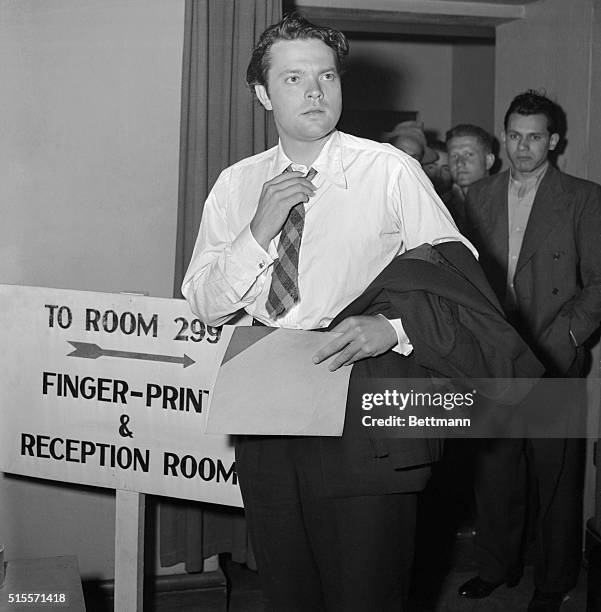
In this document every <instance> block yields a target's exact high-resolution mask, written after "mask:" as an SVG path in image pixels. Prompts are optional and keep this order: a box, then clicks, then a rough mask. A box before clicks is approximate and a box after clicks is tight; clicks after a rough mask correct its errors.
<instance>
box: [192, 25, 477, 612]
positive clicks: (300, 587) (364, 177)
mask: <svg viewBox="0 0 601 612" xmlns="http://www.w3.org/2000/svg"><path fill="white" fill-rule="evenodd" d="M347 53H348V43H347V41H346V38H345V37H344V35H343V34H342V33H340V32H338V31H336V30H333V29H331V28H325V27H319V26H315V25H313V24H310V23H309V22H307V21H306V20H304V19H303V18H302V17H299V16H296V15H292V16H288V17H285V18H284V19H283V20H282V21H281V22H280V23H278V24H275V25H273V26H270V27H269V28H268V29H267V30H266V31H265V32H264V33H263V34H262V36H261V38H260V40H259V42H258V43H257V45H256V47H255V50H254V52H253V56H252V58H251V62H250V65H249V68H248V73H247V81H248V84H249V85H250V86H251V88H252V89H253V90H254V92H255V94H256V96H257V98H258V100H259V101H260V103H261V104H262V105H263V106H264V107H265V108H266V109H267V110H268V111H271V112H273V118H274V120H275V124H276V127H277V130H278V134H279V138H280V140H279V144H278V145H277V146H276V147H274V148H272V149H270V150H268V151H265V152H263V153H260V154H258V155H255V156H252V157H249V158H247V159H244V160H242V161H240V162H238V163H236V164H234V165H233V166H231V167H229V168H227V169H225V170H224V171H223V172H222V174H221V175H220V177H219V178H218V180H217V182H216V183H215V185H214V187H213V189H212V191H211V193H210V195H209V197H208V199H207V202H206V205H205V209H204V213H203V219H202V223H201V227H200V231H199V235H198V240H197V244H196V247H195V250H194V254H193V256H192V260H191V263H190V266H189V269H188V271H187V274H186V277H185V279H184V283H183V288H182V291H183V293H184V295H185V297H186V299H187V300H188V301H189V303H190V305H191V307H192V310H193V311H194V312H195V313H196V314H197V315H198V316H199V317H200V318H201V319H203V320H204V321H206V322H207V323H210V324H212V325H220V324H223V323H226V322H227V321H228V320H230V319H231V318H232V317H233V316H234V315H235V314H236V313H237V312H238V311H240V310H245V311H246V312H247V313H249V314H250V315H252V317H254V319H255V321H256V322H257V323H259V324H263V325H268V326H278V327H286V328H295V329H307V330H311V329H320V328H325V327H327V326H328V325H329V323H330V322H331V321H332V320H333V319H334V317H335V316H336V315H337V314H338V313H339V312H340V311H341V310H342V309H343V308H344V307H345V306H347V305H348V304H349V303H350V302H352V301H353V300H354V299H355V298H356V297H358V296H359V295H360V294H361V293H362V292H363V291H364V290H365V289H366V287H367V286H368V285H369V284H370V282H371V281H372V280H373V279H374V278H375V277H376V276H377V275H378V274H379V273H380V272H381V271H382V270H383V269H384V268H385V267H386V266H387V265H388V264H389V263H390V262H391V261H392V260H393V259H394V258H395V257H396V256H398V255H400V254H402V253H404V252H405V251H406V250H407V249H411V248H413V247H416V246H419V245H420V244H423V243H436V242H445V241H451V240H460V241H463V242H466V241H465V239H464V238H463V237H462V236H461V235H460V234H459V232H458V231H457V229H456V227H455V225H454V224H453V221H452V219H451V217H450V215H449V213H448V212H447V210H446V208H445V207H444V206H443V205H442V203H441V202H440V200H439V199H438V197H437V195H436V193H435V191H434V189H433V187H432V185H431V183H430V181H429V180H428V179H427V177H426V176H425V175H424V173H423V172H422V169H421V167H420V164H419V163H418V162H416V161H415V160H414V159H412V158H410V157H409V156H408V155H406V154H405V153H403V152H402V151H399V150H398V149H396V148H394V147H392V146H391V145H388V144H380V143H376V142H372V141H369V140H364V139H361V138H356V137H354V136H349V135H347V134H343V133H341V132H338V131H336V124H337V122H338V119H339V117H340V112H341V108H342V94H341V87H340V66H341V62H342V60H343V58H344V57H345V56H346V54H347ZM315 172H316V173H315ZM311 177H314V178H312V180H309V178H311ZM299 203H301V207H302V209H303V210H302V211H300V212H301V213H302V217H303V228H302V229H301V232H302V242H301V247H300V253H298V251H297V256H296V257H297V259H298V262H297V263H298V270H297V278H295V279H294V280H295V282H296V287H295V288H294V291H293V293H294V297H293V298H291V299H290V300H289V301H288V306H286V307H285V308H283V312H281V313H280V314H275V313H274V310H273V307H272V306H270V305H269V304H268V302H270V300H271V294H270V290H271V289H272V287H271V286H272V276H274V272H273V271H274V268H275V267H276V265H277V264H278V258H281V257H282V255H281V254H280V255H279V254H278V238H279V235H280V233H282V234H284V233H285V232H284V231H283V230H282V228H283V227H284V226H285V224H286V223H287V220H288V222H289V221H290V220H289V215H290V218H292V214H291V210H292V209H293V208H294V207H296V206H297V205H298V204H299ZM297 210H298V209H297ZM282 265H284V264H282ZM295 275H296V272H294V273H293V274H292V276H295ZM290 304H291V305H290ZM336 331H338V332H340V336H338V337H337V339H335V340H333V341H331V342H330V343H328V344H326V346H324V348H323V349H321V350H320V351H319V352H318V353H317V354H316V355H315V357H314V361H315V363H319V362H321V361H323V360H325V359H328V358H330V357H332V356H333V357H332V359H331V361H330V365H329V368H330V369H331V370H335V369H337V368H339V367H341V366H343V365H350V364H352V363H354V362H355V361H357V360H360V359H364V358H367V357H372V356H376V355H381V354H384V353H388V352H390V351H396V352H397V353H400V354H402V355H407V354H409V353H411V351H412V345H411V340H410V338H408V337H407V335H406V333H405V331H404V329H403V325H402V321H400V320H391V321H389V320H387V319H386V318H384V316H382V315H374V316H355V317H350V318H347V319H345V320H344V321H343V322H342V323H341V324H340V325H338V326H337V327H336ZM396 358H398V359H402V358H401V357H399V356H398V355H397V357H395V359H396ZM343 439H344V436H343V438H340V439H328V440H327V441H324V440H323V439H322V438H303V437H288V438H286V437H270V438H265V437H263V438H261V437H247V438H241V439H240V440H238V441H237V447H236V460H237V462H236V465H237V471H238V475H239V478H240V486H241V489H242V494H243V499H244V504H245V508H246V513H247V518H248V522H249V529H250V534H251V538H252V541H253V545H254V548H255V553H256V556H257V563H258V569H259V574H260V577H261V581H262V588H263V591H264V594H265V597H266V599H267V606H268V609H270V610H285V611H293V610H311V611H316V610H326V609H327V610H345V611H349V610H367V609H373V610H382V611H384V610H400V609H402V607H403V602H404V601H405V600H406V594H407V584H408V577H409V574H410V569H411V563H412V556H413V538H414V520H415V501H416V491H417V490H419V488H421V487H423V486H424V484H425V480H426V479H427V474H428V468H427V466H424V465H420V463H422V464H423V461H421V462H420V460H419V459H418V458H414V459H413V460H412V457H411V453H408V456H407V461H406V465H405V466H403V467H404V468H406V471H407V473H408V474H409V476H408V478H407V479H405V480H404V475H402V474H401V476H399V472H398V470H396V472H395V470H394V468H393V467H390V466H388V467H387V461H388V458H387V457H375V458H374V457H373V456H369V455H366V457H365V465H371V463H370V462H373V463H374V465H375V464H376V463H377V462H378V461H379V463H378V469H379V468H380V466H382V468H383V469H389V470H390V475H391V478H399V481H401V482H406V483H407V484H406V485H402V484H401V485H400V486H398V487H396V489H395V490H394V491H393V492H391V491H390V489H391V488H394V487H387V490H386V491H382V492H376V493H375V494H374V487H373V486H372V487H369V486H367V485H366V484H365V482H363V481H361V482H360V480H361V479H359V478H357V488H356V491H353V492H351V493H350V494H349V495H345V496H335V495H333V494H332V490H331V487H330V482H329V481H328V478H327V476H326V475H325V474H326V472H327V468H328V463H329V462H331V460H332V459H331V457H330V456H329V455H328V451H327V450H324V449H325V448H326V447H328V448H332V445H334V447H336V445H337V444H340V443H342V441H343ZM338 463H340V465H336V466H335V467H336V469H342V470H345V469H346V468H345V465H344V461H341V462H338ZM349 469H350V468H349ZM416 474H417V475H418V476H419V477H418V478H416V477H415V475H416ZM416 483H418V484H416ZM362 487H366V488H364V489H363V488H362ZM368 490H369V493H368V494H367V493H366V491H368Z"/></svg>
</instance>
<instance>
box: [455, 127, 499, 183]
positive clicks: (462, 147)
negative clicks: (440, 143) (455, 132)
mask: <svg viewBox="0 0 601 612" xmlns="http://www.w3.org/2000/svg"><path fill="white" fill-rule="evenodd" d="M447 153H448V155H449V169H450V171H451V176H452V177H453V181H454V182H455V183H457V185H459V186H460V187H468V186H469V185H471V184H472V183H475V182H476V181H479V180H480V179H481V178H484V177H485V176H486V175H487V174H488V171H489V170H490V168H491V167H492V165H493V163H494V161H495V157H494V155H492V153H488V154H487V153H486V151H485V149H484V147H483V146H482V143H481V142H480V140H478V138H476V137H475V136H455V137H454V138H451V139H450V140H449V141H448V142H447Z"/></svg>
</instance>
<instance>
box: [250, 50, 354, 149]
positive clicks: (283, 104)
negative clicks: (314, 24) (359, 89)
mask: <svg viewBox="0 0 601 612" xmlns="http://www.w3.org/2000/svg"><path fill="white" fill-rule="evenodd" d="M269 53H270V59H271V65H270V67H269V70H268V72H267V88H266V87H264V86H262V85H256V86H255V91H256V93H257V97H258V98H259V100H260V101H261V104H263V106H264V107H265V108H266V109H267V110H272V111H273V118H274V121H275V124H276V127H277V129H278V134H279V136H280V138H281V139H282V143H283V144H284V146H286V145H287V144H289V145H295V144H299V143H304V142H315V141H317V140H320V139H324V138H326V137H327V136H328V135H329V134H330V133H331V132H332V130H333V129H334V128H335V127H336V124H337V123H338V119H339V118H340V112H341V110H342V92H341V88H340V77H339V75H338V71H337V69H336V61H335V58H334V52H333V51H332V49H330V47H328V46H327V45H326V44H325V43H324V42H322V41H321V40H316V39H308V40H280V41H278V42H276V43H274V44H273V45H272V46H271V49H270V50H269ZM268 90H269V93H268Z"/></svg>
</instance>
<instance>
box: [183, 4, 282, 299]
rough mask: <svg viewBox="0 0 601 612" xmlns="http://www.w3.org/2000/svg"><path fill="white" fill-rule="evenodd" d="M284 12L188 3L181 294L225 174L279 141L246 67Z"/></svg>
mask: <svg viewBox="0 0 601 612" xmlns="http://www.w3.org/2000/svg"><path fill="white" fill-rule="evenodd" d="M281 13H282V9H281V0H187V1H186V14H185V33H184V58H183V76H182V111H181V136H180V143H181V144H180V177H179V198H178V200H179V204H178V206H179V208H178V219H177V245H176V264H175V288H174V289H175V291H174V295H175V296H176V297H181V293H180V286H181V282H182V280H183V277H184V273H185V271H186V268H187V266H188V262H189V261H190V257H191V255H192V249H193V248H194V242H195V240H196V234H197V233H198V226H199V224H200V218H201V216H202V209H203V204H204V201H205V199H206V197H207V195H208V193H209V191H210V188H211V186H212V185H213V183H214V182H215V180H216V179H217V177H218V176H219V173H220V172H221V171H222V170H223V169H224V168H226V167H227V166H230V165H231V164H233V163H235V162H236V161H238V160H240V159H243V158H245V157H248V156H249V155H253V154H255V153H259V152H261V151H264V150H265V149H267V148H268V147H270V146H273V145H274V144H276V142H277V135H276V132H275V127H274V125H273V122H272V120H271V117H270V116H269V115H268V114H267V113H266V112H265V111H264V109H263V107H262V106H261V105H260V104H259V103H258V102H257V101H256V99H255V98H254V96H253V95H252V94H251V93H250V92H249V90H248V87H247V85H246V67H247V65H248V61H249V59H250V55H251V51H252V48H253V46H254V44H255V42H256V41H257V39H258V37H259V35H260V34H261V32H263V30H265V28H266V27H267V26H268V25H270V24H272V23H275V22H277V21H279V20H280V18H281Z"/></svg>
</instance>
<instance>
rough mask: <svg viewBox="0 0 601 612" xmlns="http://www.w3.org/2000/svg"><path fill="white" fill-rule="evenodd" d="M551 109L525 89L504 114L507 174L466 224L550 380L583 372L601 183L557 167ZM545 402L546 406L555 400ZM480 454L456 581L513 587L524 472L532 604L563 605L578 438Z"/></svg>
mask: <svg viewBox="0 0 601 612" xmlns="http://www.w3.org/2000/svg"><path fill="white" fill-rule="evenodd" d="M558 112H559V109H558V108H557V106H556V105H555V104H554V103H553V102H551V101H550V100H549V99H547V98H546V97H544V96H541V95H539V94H537V93H536V92H534V91H528V92H526V93H524V94H521V95H519V96H517V97H516V98H515V99H514V100H513V102H512V103H511V105H510V107H509V110H508V111H507V113H506V115H505V123H504V128H505V129H504V132H503V134H502V140H503V143H504V145H505V148H506V151H507V156H508V158H509V162H510V170H509V171H506V172H503V173H501V174H498V175H495V176H493V177H490V178H487V179H483V180H482V181H480V182H478V183H476V184H474V185H472V186H471V187H470V190H469V192H468V196H467V201H466V207H467V217H468V232H469V234H470V236H471V238H472V240H473V241H474V242H475V244H476V246H477V248H478V250H479V252H480V256H481V264H482V266H483V268H484V271H485V273H486V275H487V277H488V280H489V282H490V283H491V285H492V287H493V289H494V291H495V293H496V294H497V296H498V297H499V299H500V301H501V302H502V304H503V306H504V308H505V311H506V313H507V315H508V317H509V319H510V320H511V321H512V322H513V323H514V325H515V326H516V328H517V329H518V330H519V331H520V333H521V334H522V336H523V337H524V338H525V339H526V340H527V341H528V342H529V344H530V346H531V347H532V349H533V350H534V352H535V354H536V355H537V357H538V358H539V359H540V361H541V362H542V363H543V364H544V365H545V367H546V371H547V374H546V375H547V376H551V377H559V378H567V377H578V376H582V375H583V363H584V348H583V343H584V342H585V341H586V340H587V338H589V336H590V335H591V334H592V333H593V332H594V331H595V330H596V328H597V327H598V325H599V321H600V319H601V248H600V245H599V238H600V237H601V188H600V187H599V185H596V184H594V183H591V182H589V181H585V180H581V179H577V178H574V177H572V176H569V175H567V174H564V173H562V172H559V171H558V170H557V169H555V168H554V167H553V166H551V165H550V164H549V161H548V156H549V152H550V151H553V150H554V149H555V147H556V146H557V144H558V142H559V138H560V137H559V134H558V133H557V132H558V129H557V122H558V117H559V115H558ZM551 409H552V408H551ZM482 442H483V443H482V450H481V452H480V454H479V455H478V457H477V459H476V461H477V466H476V481H475V488H476V500H477V511H478V522H477V536H476V541H475V545H476V551H477V556H478V561H479V574H478V576H477V577H475V578H472V579H471V580H469V581H468V582H467V583H465V584H464V585H462V586H461V587H460V589H459V594H460V595H462V596H464V597H469V598H482V597H487V596H488V595H490V593H491V592H492V591H493V590H494V589H495V588H497V587H498V586H500V585H502V584H505V583H506V584H507V585H508V586H513V585H515V584H517V581H518V580H519V578H520V574H521V563H522V560H521V555H520V552H521V551H520V548H521V546H522V544H523V542H524V540H523V536H524V532H525V529H524V527H525V516H526V487H525V482H526V480H525V473H526V470H524V469H523V468H524V467H526V468H527V474H528V479H527V481H528V483H529V484H530V487H529V489H530V491H529V495H530V501H532V500H534V501H535V504H536V506H537V514H536V518H535V520H534V529H535V537H536V542H537V543H536V559H535V576H534V579H535V586H536V590H535V593H534V596H533V598H532V600H531V602H530V606H529V608H528V609H529V610H530V611H536V610H545V611H550V610H559V607H560V605H561V602H562V601H563V598H564V595H565V593H566V592H567V591H569V590H570V589H571V588H573V587H574V585H575V583H576V580H577V576H578V571H579V566H580V561H581V518H582V485H581V481H582V457H583V448H582V446H583V443H582V441H581V440H579V439H528V440H517V439H503V440H483V441H482Z"/></svg>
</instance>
